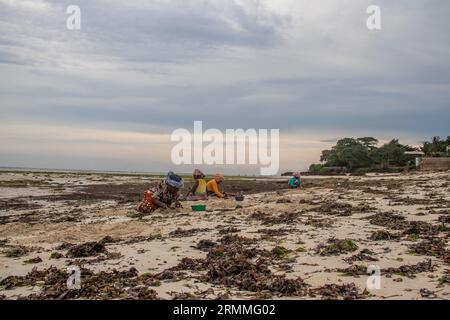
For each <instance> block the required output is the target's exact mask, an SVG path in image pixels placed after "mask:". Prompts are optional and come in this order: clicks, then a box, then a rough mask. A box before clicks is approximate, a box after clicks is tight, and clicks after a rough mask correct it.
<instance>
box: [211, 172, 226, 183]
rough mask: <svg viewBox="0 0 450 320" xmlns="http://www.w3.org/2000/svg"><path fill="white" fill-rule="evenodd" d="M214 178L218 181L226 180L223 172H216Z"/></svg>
mask: <svg viewBox="0 0 450 320" xmlns="http://www.w3.org/2000/svg"><path fill="white" fill-rule="evenodd" d="M214 179H215V180H216V181H217V182H222V181H225V177H224V176H223V174H220V173H216V174H215V175H214Z"/></svg>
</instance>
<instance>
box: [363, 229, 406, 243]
mask: <svg viewBox="0 0 450 320" xmlns="http://www.w3.org/2000/svg"><path fill="white" fill-rule="evenodd" d="M400 237H401V235H400V234H398V233H391V232H389V231H387V230H377V231H374V232H372V234H371V235H370V240H373V241H380V240H398V239H400Z"/></svg>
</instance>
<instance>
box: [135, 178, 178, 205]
mask: <svg viewBox="0 0 450 320" xmlns="http://www.w3.org/2000/svg"><path fill="white" fill-rule="evenodd" d="M183 186H184V182H183V179H182V178H181V177H180V176H178V175H176V174H175V173H173V172H172V171H170V172H169V173H168V174H167V177H166V179H164V180H162V181H161V182H160V183H159V184H158V185H157V186H156V187H155V188H153V189H152V190H148V191H145V192H144V200H143V201H142V203H141V204H140V205H139V208H138V211H139V212H141V213H151V212H153V211H155V210H156V209H158V208H163V209H167V208H169V207H170V208H179V207H181V204H180V202H179V201H178V198H179V197H180V189H181V188H183Z"/></svg>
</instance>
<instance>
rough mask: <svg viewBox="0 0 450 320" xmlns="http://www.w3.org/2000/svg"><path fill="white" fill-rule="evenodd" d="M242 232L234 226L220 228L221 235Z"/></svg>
mask: <svg viewBox="0 0 450 320" xmlns="http://www.w3.org/2000/svg"><path fill="white" fill-rule="evenodd" d="M240 231H241V230H240V229H238V228H236V227H233V226H229V227H223V228H219V234H227V233H237V232H240Z"/></svg>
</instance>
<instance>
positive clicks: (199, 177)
mask: <svg viewBox="0 0 450 320" xmlns="http://www.w3.org/2000/svg"><path fill="white" fill-rule="evenodd" d="M193 177H194V185H193V186H192V188H191V190H190V191H189V193H188V194H187V197H186V200H187V201H198V200H206V199H208V194H207V192H206V180H205V175H204V174H203V172H201V171H200V170H198V169H195V170H194V173H193Z"/></svg>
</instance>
